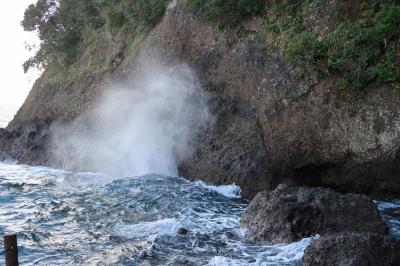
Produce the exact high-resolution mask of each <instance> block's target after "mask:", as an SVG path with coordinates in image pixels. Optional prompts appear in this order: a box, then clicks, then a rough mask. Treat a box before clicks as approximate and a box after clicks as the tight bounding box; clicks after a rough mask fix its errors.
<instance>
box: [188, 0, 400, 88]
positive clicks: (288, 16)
mask: <svg viewBox="0 0 400 266" xmlns="http://www.w3.org/2000/svg"><path fill="white" fill-rule="evenodd" d="M188 2H189V4H190V5H191V6H192V7H194V8H195V9H196V10H198V12H199V13H200V14H201V15H202V16H203V17H204V18H205V19H206V20H209V21H214V22H215V21H217V22H219V23H220V24H222V25H225V26H226V25H230V26H233V27H235V26H236V27H237V26H239V27H240V21H241V20H243V19H244V18H246V17H248V16H251V15H257V16H259V17H261V18H263V20H264V26H263V30H262V31H261V32H260V33H259V36H258V37H259V39H262V40H264V41H265V43H266V47H267V49H268V50H270V51H271V50H273V51H278V52H280V53H281V54H282V55H283V56H284V58H285V59H286V60H287V61H289V62H291V63H292V64H293V65H294V67H295V71H296V73H297V74H298V76H299V77H300V78H302V79H305V80H308V81H311V82H316V81H318V80H319V79H321V78H324V77H326V76H328V75H335V76H338V77H339V81H338V86H339V88H342V89H349V90H359V89H362V88H365V87H366V86H367V85H368V84H370V83H373V82H375V83H387V84H390V85H391V86H392V87H393V88H395V89H397V90H400V52H399V51H400V26H399V25H400V1H398V0H359V1H336V2H335V3H334V4H332V2H331V1H327V0H302V1H293V0H283V1H278V0H268V1H261V0H260V1H258V0H237V1H235V0H228V1H224V0H188ZM250 7H251V8H250ZM320 13H322V15H321V14H320ZM315 18H316V20H314V21H311V22H309V23H308V22H307V20H310V19H311V20H312V19H315ZM318 27H320V28H322V29H319V30H318ZM315 28H317V29H315Z"/></svg>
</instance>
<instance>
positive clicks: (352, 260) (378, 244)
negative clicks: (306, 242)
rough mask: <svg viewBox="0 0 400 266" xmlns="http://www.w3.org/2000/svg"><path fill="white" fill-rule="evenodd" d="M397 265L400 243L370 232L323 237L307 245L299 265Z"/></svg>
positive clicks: (398, 262)
mask: <svg viewBox="0 0 400 266" xmlns="http://www.w3.org/2000/svg"><path fill="white" fill-rule="evenodd" d="M375 265H379V266H395V265H400V241H398V240H394V239H392V238H390V237H388V236H383V235H378V234H370V233H367V234H366V233H362V234H361V233H343V234H333V235H326V236H323V237H321V238H319V239H318V240H316V241H314V242H313V243H311V245H310V246H309V247H308V248H307V249H306V251H305V254H304V257H303V266H375Z"/></svg>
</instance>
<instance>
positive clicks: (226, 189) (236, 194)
mask: <svg viewBox="0 0 400 266" xmlns="http://www.w3.org/2000/svg"><path fill="white" fill-rule="evenodd" d="M194 183H195V184H196V185H199V186H201V187H204V188H206V189H209V190H212V191H215V192H217V193H219V194H221V195H223V196H225V197H227V198H236V199H238V198H241V195H240V193H241V190H240V187H239V186H237V185H236V184H231V185H221V186H213V185H207V184H206V183H204V182H202V181H196V182H194Z"/></svg>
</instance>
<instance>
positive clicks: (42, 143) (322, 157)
mask: <svg viewBox="0 0 400 266" xmlns="http://www.w3.org/2000/svg"><path fill="white" fill-rule="evenodd" d="M317 21H318V20H317ZM311 27H312V25H311ZM255 30H256V29H255ZM100 41H101V42H102V43H100V44H101V45H100V44H99V47H100V46H101V49H100V48H99V51H98V53H99V55H101V54H104V53H109V54H111V55H112V57H113V58H114V59H115V60H113V62H114V63H113V64H112V67H110V68H109V69H107V70H105V71H104V72H98V73H89V74H88V75H87V77H86V78H85V79H84V80H83V81H81V82H78V83H72V84H68V85H63V84H57V83H51V82H48V81H46V80H45V78H44V77H42V78H41V79H39V80H38V81H37V82H36V83H35V85H34V87H33V88H32V91H31V92H30V94H29V97H28V99H27V100H26V102H25V103H24V105H23V106H22V108H21V109H20V110H19V111H18V114H17V115H16V117H15V118H14V120H13V122H12V123H11V124H10V125H9V126H8V127H7V128H6V129H0V159H1V160H4V159H10V158H11V159H16V160H18V161H19V162H21V163H28V164H33V165H48V166H53V167H62V166H63V164H62V162H60V161H57V160H55V157H54V156H53V154H52V151H51V149H50V148H49V147H50V145H51V141H52V126H53V125H54V124H55V123H60V122H68V121H73V120H74V119H76V118H77V117H78V116H79V115H80V114H81V113H83V112H84V111H85V110H87V109H90V108H91V106H93V104H94V102H96V100H98V97H99V95H101V93H102V88H103V85H104V84H105V83H107V81H109V80H121V79H127V78H128V77H130V76H132V75H134V73H135V70H137V65H139V64H140V63H141V61H142V60H144V58H149V57H154V56H155V55H157V56H158V57H159V60H160V61H161V62H162V63H164V64H168V63H170V62H173V61H181V62H185V63H187V64H189V65H190V66H191V67H192V69H193V70H194V71H195V73H196V74H197V76H198V77H199V80H200V82H201V85H202V88H203V89H204V91H205V93H206V94H207V96H208V97H209V106H210V109H211V112H212V113H213V115H214V116H215V117H216V121H215V123H214V124H213V125H212V126H211V127H209V128H207V129H206V131H205V132H204V133H202V134H201V135H200V136H198V137H197V139H196V140H194V141H195V143H196V149H195V152H194V153H193V154H192V155H191V156H190V157H189V158H187V159H186V160H184V161H182V162H180V164H179V174H180V175H182V176H185V177H188V178H191V179H202V180H204V181H207V182H210V183H213V184H232V183H236V184H237V185H239V186H240V187H241V189H242V191H243V196H244V197H246V198H249V199H252V198H253V197H254V199H253V201H252V203H251V204H250V206H249V208H248V210H247V211H246V213H245V214H244V216H243V218H242V226H243V227H245V228H247V229H248V232H249V237H250V238H252V239H254V240H256V241H270V242H272V243H283V242H291V241H296V240H299V239H301V238H303V237H307V236H312V235H316V234H318V235H321V237H320V238H319V239H317V240H315V241H314V242H313V243H312V244H311V246H310V247H309V248H308V249H307V250H306V252H305V256H304V259H303V265H400V255H399V252H400V251H399V250H400V248H399V242H398V241H397V240H394V239H392V238H390V237H389V236H388V230H387V226H386V225H385V224H384V222H383V221H382V219H381V217H380V216H379V213H378V211H377V209H376V206H375V204H374V203H373V202H372V200H371V198H369V197H368V196H371V195H372V196H380V197H399V195H400V178H399V173H400V97H399V95H398V93H396V92H395V91H394V90H392V89H391V88H389V87H388V86H384V85H380V86H377V85H376V86H375V85H371V86H369V87H368V88H366V89H365V90H364V91H362V92H359V93H358V94H357V95H354V94H351V93H348V92H344V91H339V90H338V89H337V87H336V78H335V77H330V78H327V79H325V80H321V81H320V82H319V83H317V84H311V83H309V82H304V81H300V80H299V78H298V77H297V76H296V74H295V72H294V71H293V67H292V66H291V65H290V64H288V63H287V62H286V61H285V60H284V59H283V58H282V56H281V55H280V54H278V53H274V52H271V53H266V52H265V51H264V47H263V44H262V43H259V42H258V41H257V40H256V38H253V35H252V34H249V37H248V38H246V39H245V40H243V39H242V38H241V36H239V35H238V34H237V33H236V32H234V31H231V30H230V29H224V30H220V29H219V28H218V27H217V26H216V25H210V24H208V23H205V22H204V21H202V20H201V19H200V18H199V16H198V15H197V14H196V13H194V12H193V11H192V10H190V8H188V7H187V5H186V4H185V3H184V2H182V1H174V3H173V4H171V5H170V6H169V7H168V9H167V11H166V14H165V16H164V17H163V19H162V20H161V21H160V22H159V23H158V24H157V26H156V27H155V28H154V29H153V30H152V31H151V32H150V33H149V34H148V35H147V36H146V37H145V38H144V40H143V41H142V42H141V44H140V45H139V46H138V49H137V51H138V52H137V54H136V56H134V57H129V58H124V57H123V56H122V55H121V54H122V50H121V49H122V47H123V44H115V43H113V41H112V40H109V39H107V38H106V37H104V38H100ZM82 60H84V58H82ZM64 159H66V160H68V158H64ZM69 170H82V169H69ZM282 184H288V185H282ZM328 188H329V189H328ZM341 193H344V194H341ZM360 194H363V195H360ZM365 195H368V196H365Z"/></svg>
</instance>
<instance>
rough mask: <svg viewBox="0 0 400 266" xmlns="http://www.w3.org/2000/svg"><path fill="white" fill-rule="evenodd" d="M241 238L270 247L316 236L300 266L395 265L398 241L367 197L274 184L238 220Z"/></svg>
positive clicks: (398, 255)
mask: <svg viewBox="0 0 400 266" xmlns="http://www.w3.org/2000/svg"><path fill="white" fill-rule="evenodd" d="M241 226H242V227H243V228H245V229H247V237H248V238H250V239H252V240H254V241H268V242H272V243H274V244H280V243H290V242H293V241H298V240H301V239H302V238H304V237H311V236H318V237H316V239H315V240H314V241H313V242H312V243H311V244H310V246H309V247H308V248H307V249H306V251H305V255H304V258H303V265H353V266H356V265H398V264H400V249H399V247H400V246H399V245H400V240H398V239H394V238H392V237H390V236H389V235H388V228H387V225H386V224H385V222H384V221H383V220H382V218H381V217H380V215H379V212H378V209H377V207H376V205H375V203H374V202H373V201H372V199H371V198H369V197H367V196H365V195H358V194H352V193H348V194H341V193H338V192H335V191H333V190H331V189H326V188H308V187H290V186H288V185H279V186H278V187H277V188H276V189H275V190H273V191H263V192H260V193H258V194H257V196H256V197H255V198H254V199H253V201H252V202H251V203H250V205H249V206H248V208H247V210H246V212H245V213H244V214H243V216H242V219H241Z"/></svg>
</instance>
